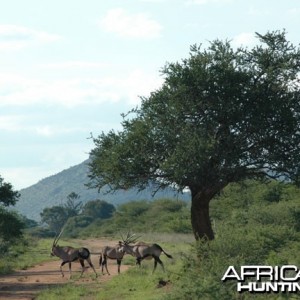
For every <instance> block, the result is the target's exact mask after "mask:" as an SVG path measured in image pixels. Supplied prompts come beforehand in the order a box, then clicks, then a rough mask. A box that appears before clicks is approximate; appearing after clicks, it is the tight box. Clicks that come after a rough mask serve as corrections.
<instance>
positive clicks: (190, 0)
mask: <svg viewBox="0 0 300 300" xmlns="http://www.w3.org/2000/svg"><path fill="white" fill-rule="evenodd" d="M233 2H234V0H187V1H186V4H188V5H205V4H212V3H216V4H227V3H233Z"/></svg>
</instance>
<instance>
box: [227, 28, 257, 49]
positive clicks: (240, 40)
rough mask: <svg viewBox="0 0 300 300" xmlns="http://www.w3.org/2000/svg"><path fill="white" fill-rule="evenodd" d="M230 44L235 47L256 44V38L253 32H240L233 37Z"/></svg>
mask: <svg viewBox="0 0 300 300" xmlns="http://www.w3.org/2000/svg"><path fill="white" fill-rule="evenodd" d="M232 44H233V46H235V47H240V46H243V47H253V46H254V45H255V44H257V39H256V38H255V35H254V34H253V33H249V32H242V33H240V34H238V35H236V36H235V37H234V38H233V40H232Z"/></svg>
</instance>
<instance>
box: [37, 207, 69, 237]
mask: <svg viewBox="0 0 300 300" xmlns="http://www.w3.org/2000/svg"><path fill="white" fill-rule="evenodd" d="M40 215H41V221H42V222H43V223H46V224H47V225H48V226H49V228H50V229H51V230H52V231H54V232H56V233H58V232H59V231H60V230H61V228H62V227H63V226H64V224H65V223H66V222H67V220H68V218H69V216H68V214H67V210H66V209H65V208H64V207H62V206H53V207H50V208H49V207H46V208H44V209H43V211H42V212H41V214H40Z"/></svg>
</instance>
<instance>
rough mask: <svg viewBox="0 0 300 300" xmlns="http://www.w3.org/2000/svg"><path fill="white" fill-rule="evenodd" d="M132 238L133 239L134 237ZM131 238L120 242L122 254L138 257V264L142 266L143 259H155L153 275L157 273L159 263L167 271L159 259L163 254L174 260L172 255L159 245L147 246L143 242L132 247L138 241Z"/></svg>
mask: <svg viewBox="0 0 300 300" xmlns="http://www.w3.org/2000/svg"><path fill="white" fill-rule="evenodd" d="M132 236H133V235H132ZM132 236H131V237H132ZM131 237H127V240H123V241H122V242H119V248H118V250H119V251H120V252H125V253H127V254H130V255H132V256H134V257H136V264H138V265H139V266H140V265H141V261H142V260H143V259H152V258H153V259H154V268H153V271H152V273H153V272H154V271H155V269H156V266H157V263H159V264H160V265H161V267H162V269H163V271H165V268H164V264H163V262H162V261H161V259H160V258H159V257H160V255H161V253H164V254H165V255H166V256H167V257H168V258H173V257H172V256H171V255H170V254H168V253H166V252H165V251H164V250H163V248H162V247H161V246H159V245H158V244H147V243H143V242H139V243H137V244H135V245H130V244H131V243H134V242H135V241H136V239H132V238H131Z"/></svg>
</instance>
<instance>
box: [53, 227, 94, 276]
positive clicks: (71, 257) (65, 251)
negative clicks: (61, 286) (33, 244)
mask: <svg viewBox="0 0 300 300" xmlns="http://www.w3.org/2000/svg"><path fill="white" fill-rule="evenodd" d="M63 230H64V228H63V229H62V230H61V232H60V233H59V235H58V236H57V237H55V238H54V241H53V245H52V251H51V255H52V256H57V257H59V258H60V259H61V260H62V263H61V265H60V272H61V275H62V277H64V273H63V270H62V267H63V265H64V264H66V263H68V264H69V273H70V277H71V263H72V262H74V261H79V262H80V264H81V267H82V270H81V274H80V277H81V276H82V274H83V272H84V269H85V267H84V261H85V260H86V261H87V262H88V263H89V265H90V267H91V268H92V269H93V270H94V272H95V274H96V277H97V273H96V270H95V268H94V266H93V263H92V261H91V253H90V251H89V249H87V248H84V247H82V248H73V247H71V246H65V247H60V246H59V245H58V244H57V243H58V240H59V238H60V237H61V235H62V233H63Z"/></svg>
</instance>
